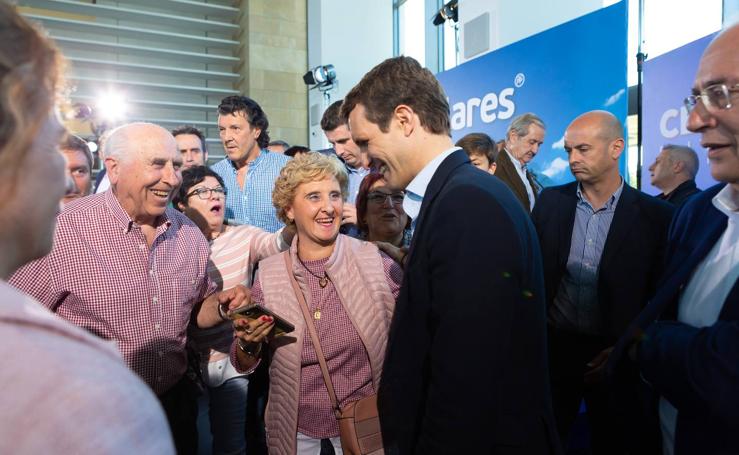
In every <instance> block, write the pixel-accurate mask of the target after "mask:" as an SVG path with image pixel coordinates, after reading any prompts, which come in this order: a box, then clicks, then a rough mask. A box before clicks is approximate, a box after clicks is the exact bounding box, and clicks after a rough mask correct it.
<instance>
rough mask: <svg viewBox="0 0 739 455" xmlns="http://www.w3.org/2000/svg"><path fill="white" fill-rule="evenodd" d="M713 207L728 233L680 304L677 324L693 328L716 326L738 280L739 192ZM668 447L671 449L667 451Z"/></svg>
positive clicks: (665, 418)
mask: <svg viewBox="0 0 739 455" xmlns="http://www.w3.org/2000/svg"><path fill="white" fill-rule="evenodd" d="M713 205H714V206H715V207H716V208H717V209H719V210H720V211H721V212H723V213H724V214H726V216H727V217H728V218H729V220H728V223H727V225H726V230H725V231H724V233H723V234H721V237H719V239H718V241H717V242H716V243H715V244H714V245H713V248H711V251H709V253H708V254H707V255H706V257H705V259H703V261H702V262H701V263H700V264H698V266H697V267H696V268H695V271H694V272H693V276H692V277H691V278H690V281H689V282H688V285H687V286H686V287H685V290H684V291H683V294H682V296H681V297H680V303H679V305H678V317H677V319H678V321H680V322H683V323H685V324H688V325H691V326H694V327H708V326H711V325H713V324H714V323H715V322H716V321H717V320H718V316H719V314H720V313H721V309H722V308H723V306H724V302H725V301H726V297H727V296H728V295H729V292H731V288H732V287H733V286H734V283H736V280H737V278H739V192H737V191H735V190H734V189H733V188H732V186H731V185H726V186H725V187H724V188H723V189H722V190H721V191H720V192H719V193H718V194H717V195H716V196H714V198H713ZM659 408H660V409H659V413H660V421H661V426H662V432H663V441H665V443H666V444H664V445H665V449H666V450H665V453H666V454H671V453H673V445H674V441H675V425H676V423H677V409H675V407H674V406H672V404H670V402H669V401H667V400H666V399H665V398H664V397H662V399H660V403H659ZM668 448H669V450H667V449H668Z"/></svg>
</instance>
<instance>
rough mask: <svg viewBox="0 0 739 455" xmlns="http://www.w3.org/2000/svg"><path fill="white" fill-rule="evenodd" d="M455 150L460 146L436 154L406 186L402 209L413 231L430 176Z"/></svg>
mask: <svg viewBox="0 0 739 455" xmlns="http://www.w3.org/2000/svg"><path fill="white" fill-rule="evenodd" d="M457 150H460V148H459V147H456V146H455V147H452V148H450V149H448V150H445V151H443V152H441V153H440V154H438V155H436V158H434V159H433V160H431V161H429V162H428V164H426V166H424V167H423V169H421V172H419V173H418V174H417V175H416V176H415V177H414V178H413V180H411V183H409V184H408V186H407V187H406V189H405V197H404V198H403V210H405V213H406V215H408V216H409V217H411V220H412V221H411V228H412V229H413V230H414V231H415V230H416V228H417V227H418V226H416V220H417V219H418V214H419V213H420V212H421V204H422V203H423V196H424V195H425V194H426V188H428V186H429V183H431V178H432V177H433V176H434V174H436V170H437V169H438V168H439V166H441V163H442V162H443V161H444V160H445V159H446V158H447V157H448V156H449V155H451V154H452V153H454V152H455V151H457Z"/></svg>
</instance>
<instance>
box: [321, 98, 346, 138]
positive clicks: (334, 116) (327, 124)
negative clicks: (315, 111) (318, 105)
mask: <svg viewBox="0 0 739 455" xmlns="http://www.w3.org/2000/svg"><path fill="white" fill-rule="evenodd" d="M341 103H342V101H341V100H339V101H335V102H334V103H332V104H331V106H329V107H328V109H326V112H324V113H323V117H321V129H322V130H323V131H333V130H335V129H336V128H338V127H340V126H341V125H346V120H345V119H344V118H342V117H341Z"/></svg>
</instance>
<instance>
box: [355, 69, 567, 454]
mask: <svg viewBox="0 0 739 455" xmlns="http://www.w3.org/2000/svg"><path fill="white" fill-rule="evenodd" d="M342 116H344V117H345V118H348V122H349V128H350V130H351V133H352V137H353V138H354V142H356V143H357V144H358V145H359V146H360V147H362V148H365V149H367V150H368V152H369V155H370V157H372V158H373V160H374V161H375V162H376V163H377V164H378V165H379V166H380V169H381V170H382V172H383V173H384V175H385V179H386V180H387V182H388V186H390V187H393V188H401V189H403V188H404V189H406V200H405V202H404V208H405V211H406V213H408V214H409V215H410V216H412V218H413V219H414V222H415V233H414V236H413V241H412V243H411V246H410V251H409V253H408V255H407V257H406V259H405V260H404V261H402V262H403V263H405V264H406V266H405V278H404V283H403V287H402V289H401V292H400V296H399V298H398V303H397V306H396V309H395V314H394V317H393V322H392V325H391V329H390V336H389V340H388V349H387V354H386V357H385V365H384V372H383V377H382V381H381V383H380V388H379V396H378V407H379V410H380V423H381V424H382V431H383V440H384V443H385V448H386V453H389V454H394V453H395V454H398V453H399V454H415V453H417V454H437V453H444V454H447V453H485V454H499V453H500V454H502V453H517V454H518V453H527V454H528V453H536V454H547V453H554V452H557V451H558V450H559V443H558V440H557V436H556V430H555V428H554V422H553V416H552V411H551V403H550V397H549V386H548V384H547V380H546V377H547V360H546V339H545V338H546V322H545V312H544V294H543V292H544V287H543V276H542V271H541V257H540V254H539V247H538V244H537V240H536V233H535V231H534V227H533V225H532V224H531V221H530V220H529V217H528V216H527V214H526V212H525V211H524V210H523V209H522V208H521V206H520V204H519V203H518V202H517V201H516V200H515V198H514V197H513V195H512V194H511V192H510V191H509V190H508V189H507V188H506V187H505V186H504V185H503V184H502V183H500V181H498V180H497V179H496V178H495V177H493V176H491V175H489V174H488V173H486V172H483V171H481V170H479V169H476V168H475V167H474V166H472V165H471V164H470V161H469V159H468V158H467V155H466V154H465V152H464V151H462V150H461V149H459V148H456V147H455V146H454V145H453V143H452V141H451V138H450V124H449V106H448V104H447V100H446V96H445V95H444V92H443V90H442V88H441V86H440V85H439V83H438V81H437V80H436V78H435V77H434V76H433V74H432V73H431V72H430V71H428V70H427V69H424V68H422V67H421V66H420V65H419V64H418V62H416V61H415V60H413V59H412V58H409V57H397V58H392V59H388V60H386V61H385V62H383V63H381V64H380V65H378V66H376V67H375V68H374V69H372V70H371V71H370V72H369V73H367V74H366V75H365V76H364V78H363V79H362V80H361V81H360V82H359V84H358V85H357V86H356V87H354V88H353V89H352V90H351V91H350V92H349V94H348V95H347V96H346V98H345V99H344V104H343V106H342ZM491 237H492V238H505V239H506V241H505V242H485V241H481V239H487V238H491ZM491 271H493V273H491Z"/></svg>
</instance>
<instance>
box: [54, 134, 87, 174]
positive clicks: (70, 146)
mask: <svg viewBox="0 0 739 455" xmlns="http://www.w3.org/2000/svg"><path fill="white" fill-rule="evenodd" d="M59 150H62V151H64V150H75V151H77V152H81V153H82V154H83V155H85V159H87V165H88V166H89V168H90V170H92V152H90V147H89V146H88V145H87V141H85V140H84V139H82V138H81V137H79V136H75V135H74V134H67V137H65V138H64V140H62V142H61V144H59Z"/></svg>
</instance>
